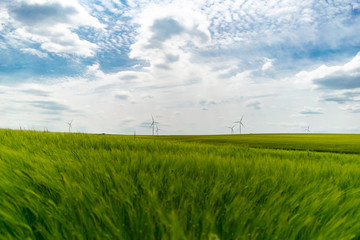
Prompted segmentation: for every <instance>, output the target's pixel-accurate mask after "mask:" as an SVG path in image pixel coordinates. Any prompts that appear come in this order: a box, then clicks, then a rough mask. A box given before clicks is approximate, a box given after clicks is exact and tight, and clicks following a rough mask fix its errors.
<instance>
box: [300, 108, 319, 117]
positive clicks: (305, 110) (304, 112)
mask: <svg viewBox="0 0 360 240" xmlns="http://www.w3.org/2000/svg"><path fill="white" fill-rule="evenodd" d="M299 114H300V115H314V114H315V115H316V114H324V113H323V110H322V109H321V108H319V107H304V108H303V110H301V111H300V112H299Z"/></svg>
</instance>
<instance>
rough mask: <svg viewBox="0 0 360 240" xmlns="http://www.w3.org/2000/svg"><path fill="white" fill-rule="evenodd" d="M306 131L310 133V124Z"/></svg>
mask: <svg viewBox="0 0 360 240" xmlns="http://www.w3.org/2000/svg"><path fill="white" fill-rule="evenodd" d="M304 131H305V132H307V133H310V125H308V126H307V127H306V128H305V129H304Z"/></svg>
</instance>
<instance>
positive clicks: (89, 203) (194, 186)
mask: <svg viewBox="0 0 360 240" xmlns="http://www.w3.org/2000/svg"><path fill="white" fill-rule="evenodd" d="M294 150H296V151H294ZM359 153H360V136H359V135H315V134H303V135H242V136H235V135H234V136H230V135H228V136H179V137H170V136H169V137H145V136H144V137H140V136H137V137H136V138H135V137H134V136H112V135H90V134H79V133H49V132H35V131H14V130H6V129H5V130H0V239H129V240H130V239H213V240H215V239H359V238H360V155H359Z"/></svg>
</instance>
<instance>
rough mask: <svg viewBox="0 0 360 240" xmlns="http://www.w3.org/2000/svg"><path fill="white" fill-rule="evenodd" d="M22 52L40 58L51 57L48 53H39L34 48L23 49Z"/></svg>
mask: <svg viewBox="0 0 360 240" xmlns="http://www.w3.org/2000/svg"><path fill="white" fill-rule="evenodd" d="M20 50H21V51H22V52H24V53H30V54H32V55H35V56H37V57H39V58H47V57H49V55H48V54H47V53H44V52H42V51H39V50H37V49H33V48H22V49H20Z"/></svg>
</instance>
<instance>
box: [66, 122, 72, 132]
mask: <svg viewBox="0 0 360 240" xmlns="http://www.w3.org/2000/svg"><path fill="white" fill-rule="evenodd" d="M72 122H73V120H71V121H70V122H68V123H67V124H68V125H69V132H70V131H71V129H72Z"/></svg>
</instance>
